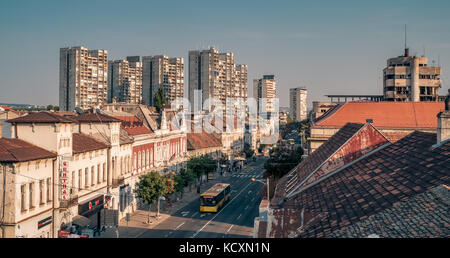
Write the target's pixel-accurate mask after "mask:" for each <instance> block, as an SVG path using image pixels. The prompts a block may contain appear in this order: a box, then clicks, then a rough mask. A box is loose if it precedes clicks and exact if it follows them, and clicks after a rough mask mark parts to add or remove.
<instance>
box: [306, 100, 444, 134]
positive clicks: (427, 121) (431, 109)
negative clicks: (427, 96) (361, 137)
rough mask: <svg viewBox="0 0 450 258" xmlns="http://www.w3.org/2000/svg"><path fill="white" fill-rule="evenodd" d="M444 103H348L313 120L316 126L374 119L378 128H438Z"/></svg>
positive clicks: (337, 125)
mask: <svg viewBox="0 0 450 258" xmlns="http://www.w3.org/2000/svg"><path fill="white" fill-rule="evenodd" d="M442 110H444V102H347V103H345V104H342V105H337V106H336V107H335V108H333V109H331V110H329V112H327V113H326V114H324V115H323V116H321V117H319V118H318V119H316V120H315V121H314V124H315V125H316V126H333V127H341V126H344V125H345V124H346V123H365V122H366V119H368V118H370V119H372V120H373V125H374V126H375V127H378V128H381V127H389V128H436V127H437V119H436V115H437V114H438V113H439V112H440V111H442Z"/></svg>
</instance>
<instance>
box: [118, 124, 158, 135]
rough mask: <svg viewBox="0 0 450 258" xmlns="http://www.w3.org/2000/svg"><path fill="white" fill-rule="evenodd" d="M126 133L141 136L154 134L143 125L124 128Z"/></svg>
mask: <svg viewBox="0 0 450 258" xmlns="http://www.w3.org/2000/svg"><path fill="white" fill-rule="evenodd" d="M124 129H125V131H127V133H128V134H129V135H140V134H151V133H153V132H152V131H151V130H150V129H148V128H147V127H145V126H143V125H141V126H134V127H124Z"/></svg>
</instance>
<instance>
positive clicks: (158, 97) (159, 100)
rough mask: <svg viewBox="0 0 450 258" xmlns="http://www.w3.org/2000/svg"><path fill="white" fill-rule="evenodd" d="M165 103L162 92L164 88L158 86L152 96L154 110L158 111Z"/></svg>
mask: <svg viewBox="0 0 450 258" xmlns="http://www.w3.org/2000/svg"><path fill="white" fill-rule="evenodd" d="M166 104H167V100H166V96H165V94H164V88H163V87H160V88H159V89H158V91H157V92H156V94H155V96H154V97H153V106H154V107H155V108H156V112H158V113H160V112H161V110H162V108H163V106H164V105H166Z"/></svg>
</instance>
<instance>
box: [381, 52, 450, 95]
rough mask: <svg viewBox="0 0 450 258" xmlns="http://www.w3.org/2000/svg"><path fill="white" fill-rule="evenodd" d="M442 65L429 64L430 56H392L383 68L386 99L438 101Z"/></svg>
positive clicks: (406, 53) (407, 53)
mask: <svg viewBox="0 0 450 258" xmlns="http://www.w3.org/2000/svg"><path fill="white" fill-rule="evenodd" d="M440 74H441V67H439V66H428V58H426V57H424V56H422V57H418V56H410V55H409V49H408V48H406V49H405V54H404V55H403V56H399V57H394V58H390V59H388V61H387V67H386V68H384V69H383V77H384V78H383V94H384V100H386V101H414V102H418V101H437V100H438V89H439V88H440V87H441V85H442V81H441V79H440V78H439V75H440Z"/></svg>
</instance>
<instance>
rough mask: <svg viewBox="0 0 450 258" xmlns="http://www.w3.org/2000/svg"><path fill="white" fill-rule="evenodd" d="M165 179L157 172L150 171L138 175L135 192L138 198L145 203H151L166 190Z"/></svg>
mask: <svg viewBox="0 0 450 258" xmlns="http://www.w3.org/2000/svg"><path fill="white" fill-rule="evenodd" d="M166 187H167V186H166V179H165V178H164V177H162V176H160V175H159V173H158V172H156V171H152V172H150V173H148V174H145V175H142V176H141V177H139V182H138V183H137V184H136V190H135V193H136V195H137V197H138V198H139V199H141V200H142V201H144V202H145V203H147V204H152V203H154V202H156V201H157V200H158V198H159V197H160V196H162V195H164V193H165V192H166Z"/></svg>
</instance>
